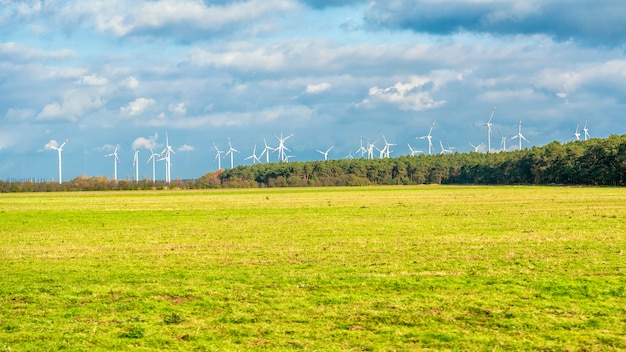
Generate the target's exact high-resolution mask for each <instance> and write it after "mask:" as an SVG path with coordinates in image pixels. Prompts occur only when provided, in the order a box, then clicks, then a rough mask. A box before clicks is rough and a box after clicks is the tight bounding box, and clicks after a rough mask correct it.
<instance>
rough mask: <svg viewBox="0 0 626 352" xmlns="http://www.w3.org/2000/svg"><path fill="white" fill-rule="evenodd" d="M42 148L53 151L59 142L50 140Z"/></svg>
mask: <svg viewBox="0 0 626 352" xmlns="http://www.w3.org/2000/svg"><path fill="white" fill-rule="evenodd" d="M43 147H44V149H46V150H54V149H56V148H58V147H59V142H57V141H56V140H55V139H51V140H50V142H48V143H46V145H44V146H43Z"/></svg>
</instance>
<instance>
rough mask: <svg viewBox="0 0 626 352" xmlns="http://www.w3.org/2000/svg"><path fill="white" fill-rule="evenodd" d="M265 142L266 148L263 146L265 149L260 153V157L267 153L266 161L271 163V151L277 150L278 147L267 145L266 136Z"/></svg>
mask: <svg viewBox="0 0 626 352" xmlns="http://www.w3.org/2000/svg"><path fill="white" fill-rule="evenodd" d="M263 143H264V144H265V148H263V151H262V152H261V154H260V155H259V158H262V157H263V154H265V162H266V163H269V162H270V152H273V151H276V149H275V148H272V147H270V146H269V145H267V141H266V140H265V138H263Z"/></svg>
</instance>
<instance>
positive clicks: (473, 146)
mask: <svg viewBox="0 0 626 352" xmlns="http://www.w3.org/2000/svg"><path fill="white" fill-rule="evenodd" d="M484 144H485V143H480V144H479V145H473V144H472V143H470V144H469V145H470V146H471V147H472V148H474V152H475V153H478V149H480V147H482V146H483V145H484Z"/></svg>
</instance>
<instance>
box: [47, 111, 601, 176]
mask: <svg viewBox="0 0 626 352" xmlns="http://www.w3.org/2000/svg"><path fill="white" fill-rule="evenodd" d="M495 112H496V107H494V108H493V109H492V111H491V113H490V115H489V117H488V119H487V120H486V122H482V123H475V124H472V125H470V126H469V127H470V129H468V131H469V130H471V127H486V138H485V139H483V140H482V141H480V140H479V141H478V142H476V141H475V140H474V141H468V142H466V145H468V146H469V147H470V148H469V149H468V150H466V152H474V153H501V152H510V151H515V150H522V149H523V148H524V147H530V146H532V144H531V142H530V140H529V139H528V138H527V137H526V136H525V134H524V133H523V132H522V126H523V124H522V120H521V119H520V120H519V123H518V125H517V131H516V133H515V134H511V135H509V136H508V137H507V136H505V135H504V134H503V133H502V129H504V128H505V127H506V126H504V125H502V124H498V122H499V121H498V119H497V118H496V116H495ZM437 125H438V124H437V122H436V121H433V122H432V123H431V124H430V126H429V127H428V128H427V129H425V131H427V134H421V135H420V134H419V128H416V132H418V133H415V134H417V136H416V137H414V140H416V141H417V143H418V145H419V144H420V143H422V142H420V141H424V143H423V147H424V148H427V149H426V150H423V149H421V148H418V147H415V146H414V145H413V144H411V143H406V149H405V148H402V149H403V150H394V147H397V145H398V144H397V143H392V142H390V141H389V140H388V138H387V136H386V135H385V134H384V133H381V134H379V136H374V138H369V137H366V136H360V137H359V138H358V139H356V138H353V139H352V140H353V141H354V140H356V141H358V142H359V143H358V144H357V143H352V144H350V143H349V141H350V139H345V140H344V141H342V143H341V144H342V146H343V148H346V149H345V151H343V152H340V153H341V154H338V153H337V152H336V150H337V147H336V145H335V144H333V145H331V146H329V147H327V148H325V149H321V148H317V149H314V150H312V151H314V152H315V153H317V154H318V155H319V157H320V158H321V160H323V161H329V160H331V159H333V156H332V155H331V152H333V153H334V154H333V155H343V157H340V159H341V158H342V159H352V158H354V157H355V155H353V154H352V151H353V150H356V156H357V157H360V158H363V159H367V160H371V159H385V158H392V157H397V156H402V155H408V156H415V157H417V156H419V155H425V156H429V155H441V154H452V153H459V152H462V151H458V150H457V149H456V148H454V147H451V145H450V143H449V142H448V139H447V138H446V135H448V134H449V133H446V131H445V130H444V128H443V127H440V128H438V127H437ZM588 125H589V118H586V119H585V122H584V124H583V126H582V128H581V126H580V120H578V123H577V124H576V129H575V132H574V133H573V134H571V135H569V136H568V137H566V138H564V139H563V140H564V141H565V142H578V141H586V140H589V139H590V137H591V135H590V132H589V126H588ZM494 128H495V131H497V133H498V135H499V136H500V138H501V140H500V144H499V147H498V148H494V147H493V144H492V140H493V139H494V133H493V132H494ZM270 136H271V137H273V138H271V139H270V141H274V143H273V144H272V143H268V138H267V137H266V136H259V138H258V139H257V140H258V142H262V144H261V145H262V146H263V148H262V149H261V150H260V153H257V145H259V143H254V144H253V145H252V148H251V150H250V153H251V154H248V155H247V156H246V157H244V158H242V159H241V160H240V161H239V163H238V162H237V160H236V157H235V156H236V154H240V153H241V152H240V150H239V149H235V148H234V147H233V142H232V140H231V138H230V137H228V138H227V143H228V149H226V150H221V149H220V148H219V147H218V145H217V140H216V141H214V142H212V143H211V145H212V148H211V149H213V150H214V154H212V159H213V161H214V163H213V165H215V164H216V165H215V166H216V167H217V168H216V169H217V170H221V169H222V168H223V166H222V159H224V158H228V161H229V162H228V164H227V165H228V167H229V168H230V169H232V168H234V167H235V166H236V165H238V164H240V165H245V164H247V163H249V164H252V165H254V164H261V163H273V162H278V163H289V162H293V161H294V160H295V161H307V160H315V157H314V156H312V155H311V154H310V150H309V151H307V150H302V149H299V150H298V154H304V155H307V157H306V158H305V159H303V160H299V158H297V157H296V155H295V154H294V153H292V150H293V147H292V145H293V144H295V143H294V142H296V141H301V140H300V139H299V138H297V136H296V135H295V134H294V133H288V134H284V133H283V132H279V133H272V134H270ZM179 137H180V136H179ZM306 138H307V139H308V138H309V137H308V136H307V137H306ZM433 138H436V139H437V140H438V148H437V150H436V149H435V146H434V143H433ZM139 139H141V140H142V142H143V144H142V143H139V144H137V143H136V142H135V143H133V148H132V150H133V153H134V155H133V156H132V167H133V169H132V176H129V177H128V178H129V179H132V180H133V181H135V182H139V181H140V180H146V179H151V180H152V181H153V182H156V181H157V180H159V179H162V180H164V181H165V182H166V183H171V182H172V172H173V171H172V170H174V173H176V172H177V171H176V169H174V168H173V165H174V162H173V158H174V156H175V155H176V151H175V149H176V148H175V147H174V146H173V145H172V144H171V142H170V136H169V131H165V141H164V143H163V142H162V143H163V144H160V146H159V145H158V136H157V135H156V134H155V136H153V137H151V139H150V140H149V142H147V141H148V140H147V139H145V138H143V137H141V138H139ZM67 141H68V140H65V141H64V142H63V143H62V144H61V145H58V143H57V142H56V141H51V142H50V143H47V144H46V145H45V149H50V150H56V151H57V157H58V171H59V176H58V179H57V181H61V180H63V178H62V171H61V170H62V161H61V153H62V151H63V148H64V147H65V144H66V143H67ZM507 142H510V143H507ZM514 142H516V143H514ZM156 147H160V148H162V151H161V152H160V153H155V152H154V148H156ZM141 149H145V150H146V151H148V152H149V153H150V154H149V157H148V159H147V163H150V162H152V165H151V166H152V167H151V170H150V173H148V174H145V173H144V172H143V171H142V170H141V167H140V163H139V162H138V157H139V153H140V150H141ZM119 153H120V149H119V144H117V145H116V146H115V148H114V150H113V151H112V152H110V153H107V154H105V156H106V157H107V158H111V160H112V161H113V174H112V179H113V180H114V181H117V180H118V179H119V177H118V167H123V165H124V164H123V163H122V162H121V160H120V158H119V156H118V154H119ZM157 161H162V162H163V163H157ZM206 164H207V166H206V172H209V171H211V169H214V168H215V166H213V167H212V166H211V163H206ZM158 165H163V166H162V167H157V166H158ZM157 169H162V170H163V171H161V172H162V173H161V172H157ZM129 175H130V174H129ZM159 175H164V176H162V177H159ZM175 178H176V179H180V178H181V177H180V176H176V177H175Z"/></svg>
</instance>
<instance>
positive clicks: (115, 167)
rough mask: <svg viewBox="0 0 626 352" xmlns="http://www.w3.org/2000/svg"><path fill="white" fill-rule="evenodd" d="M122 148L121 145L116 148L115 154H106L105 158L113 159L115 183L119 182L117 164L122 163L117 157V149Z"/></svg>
mask: <svg viewBox="0 0 626 352" xmlns="http://www.w3.org/2000/svg"><path fill="white" fill-rule="evenodd" d="M119 147H120V145H119V144H117V145H116V146H115V150H114V151H113V153H110V154H105V155H104V156H105V157H110V156H112V157H113V181H117V163H119V162H120V158H118V157H117V149H118V148H119Z"/></svg>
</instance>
